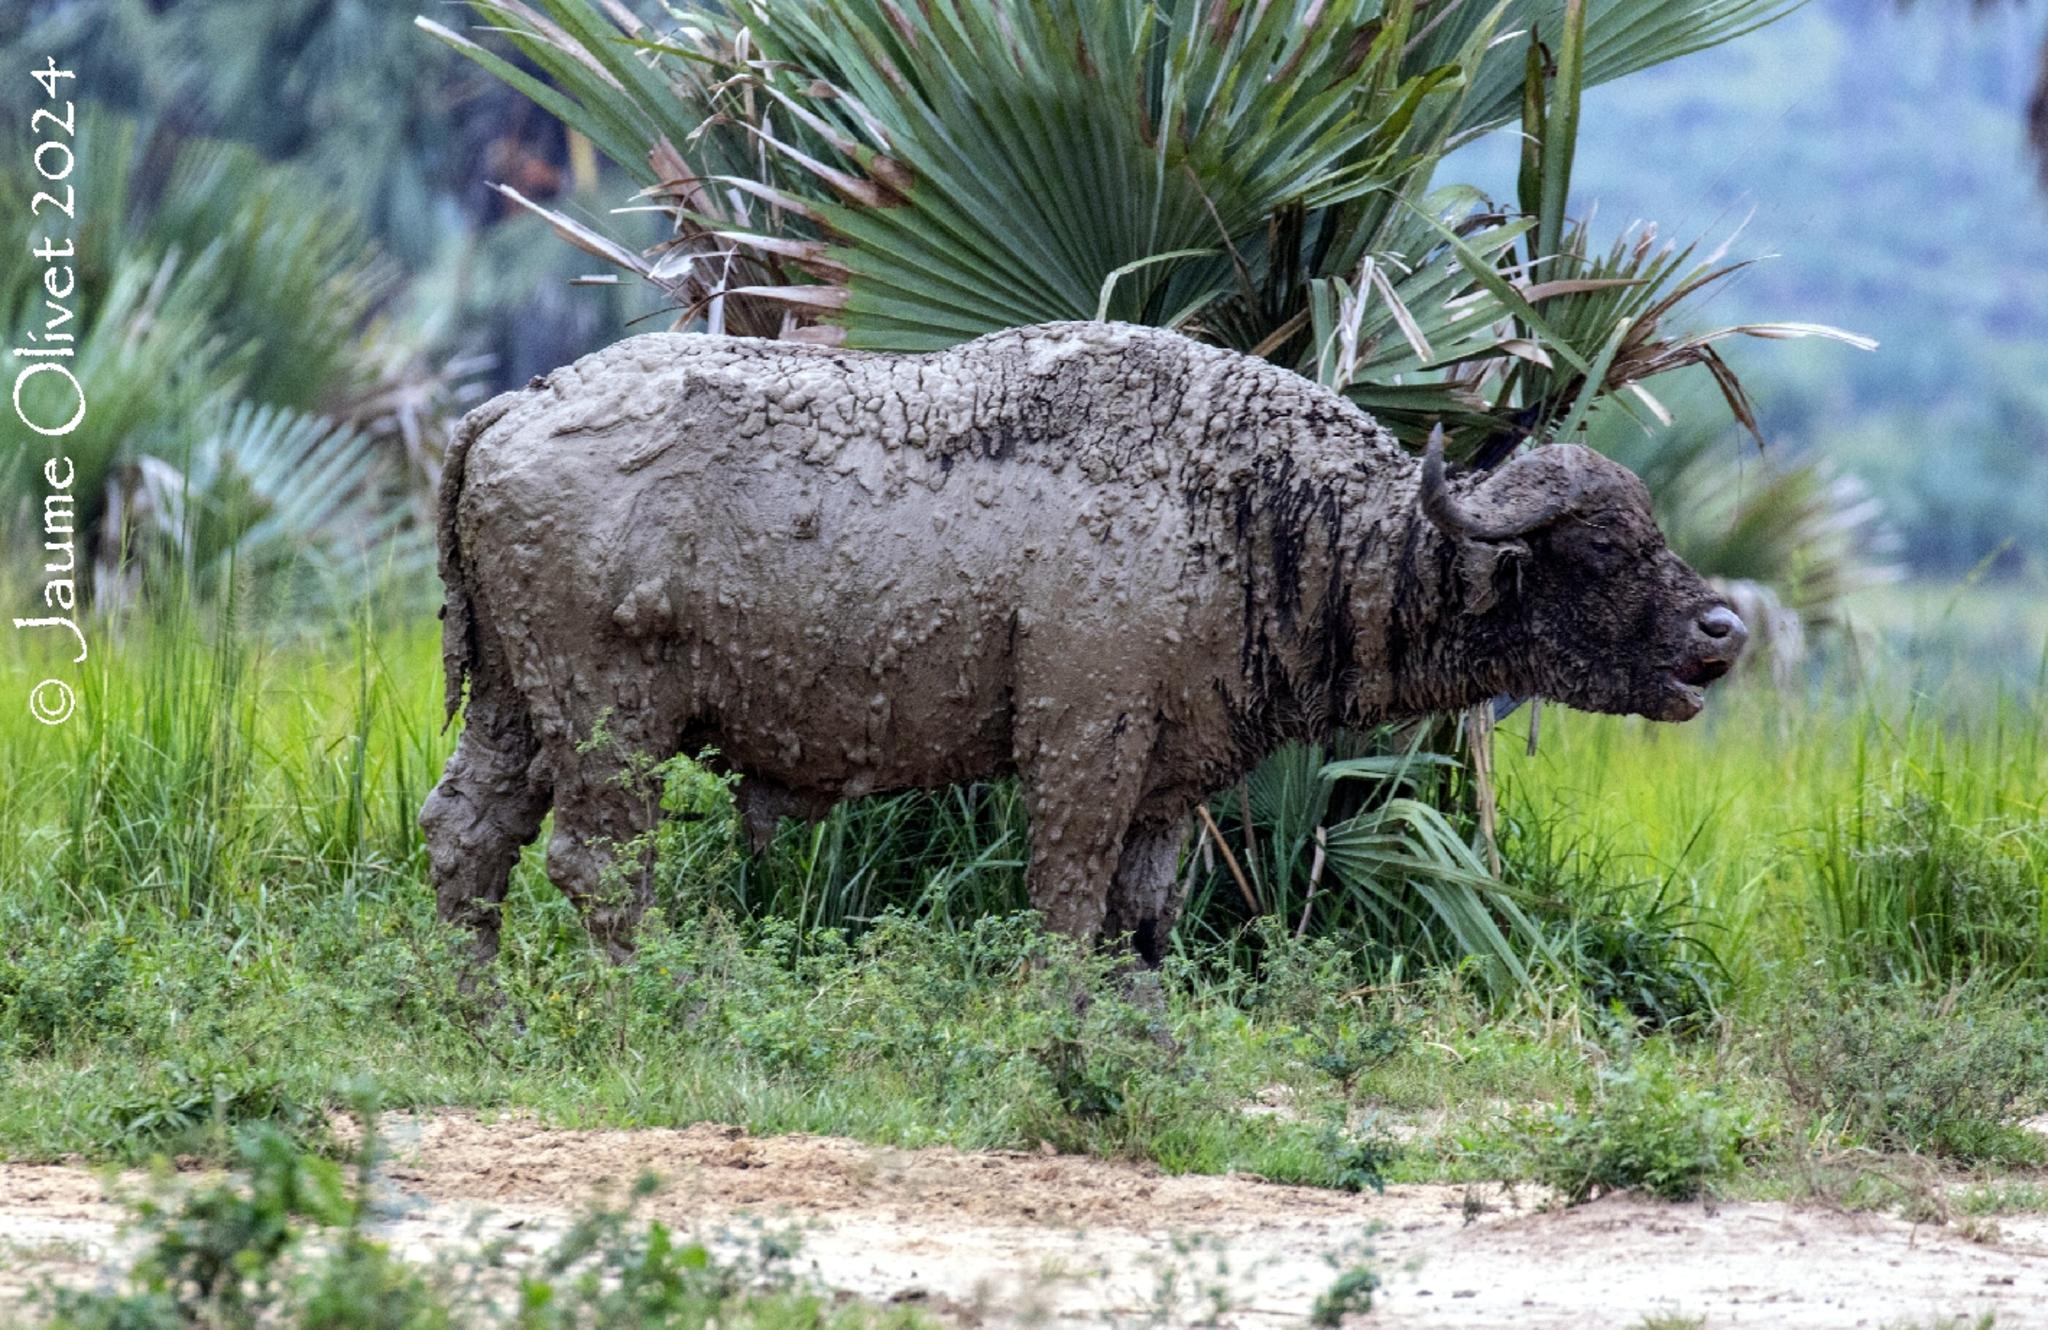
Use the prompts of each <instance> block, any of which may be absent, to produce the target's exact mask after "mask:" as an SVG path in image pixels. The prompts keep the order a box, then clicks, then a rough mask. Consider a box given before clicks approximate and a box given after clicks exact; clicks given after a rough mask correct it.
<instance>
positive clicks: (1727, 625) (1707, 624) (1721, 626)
mask: <svg viewBox="0 0 2048 1330" xmlns="http://www.w3.org/2000/svg"><path fill="white" fill-rule="evenodd" d="M1700 631H1701V632H1703V633H1705V634H1706V635H1707V636H1708V637H1711V638H1713V639H1714V640H1715V641H1717V642H1727V643H1729V644H1730V645H1732V646H1733V647H1734V648H1735V649H1736V650H1737V651H1740V650H1741V649H1742V644H1743V643H1744V642H1747V641H1748V640H1749V629H1747V628H1745V627H1743V624H1742V620H1741V619H1740V618H1739V617H1737V615H1736V613H1735V611H1734V610H1731V609H1729V608H1728V607H1727V606H1726V605H1716V606H1715V607H1714V608H1713V609H1710V610H1708V611H1707V612H1706V613H1705V614H1702V615H1701V616H1700Z"/></svg>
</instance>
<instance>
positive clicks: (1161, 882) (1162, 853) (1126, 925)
mask: <svg viewBox="0 0 2048 1330" xmlns="http://www.w3.org/2000/svg"><path fill="white" fill-rule="evenodd" d="M1186 839H1187V827H1186V824H1185V823H1183V822H1181V821H1178V820H1175V821H1169V822H1166V823H1163V824H1161V823H1155V822H1146V821H1139V822H1137V823H1135V824H1133V825H1132V827H1131V829H1130V830H1129V831H1128V832H1126V833H1125V834H1124V844H1123V853H1122V854H1120V855H1119V856H1118V857H1117V863H1116V873H1115V874H1114V876H1112V878H1111V879H1110V885H1109V909H1108V911H1107V912H1106V914H1105V915H1104V918H1103V924H1102V931H1103V933H1104V934H1105V935H1107V936H1111V937H1116V936H1123V935H1128V936H1129V937H1130V939H1131V947H1132V949H1133V950H1135V951H1136V952H1137V953H1138V955H1139V957H1140V958H1141V959H1142V960H1143V961H1144V962H1145V964H1147V965H1151V966H1157V965H1158V964H1159V962H1160V961H1161V959H1163V958H1164V957H1165V955H1166V940H1167V937H1168V936H1169V935H1170V934H1171V933H1172V932H1173V922H1174V920H1175V919H1177V918H1178V917H1179V916H1180V905H1181V901H1180V876H1179V874H1180V850H1181V844H1182V842H1183V841H1185V840H1186Z"/></svg>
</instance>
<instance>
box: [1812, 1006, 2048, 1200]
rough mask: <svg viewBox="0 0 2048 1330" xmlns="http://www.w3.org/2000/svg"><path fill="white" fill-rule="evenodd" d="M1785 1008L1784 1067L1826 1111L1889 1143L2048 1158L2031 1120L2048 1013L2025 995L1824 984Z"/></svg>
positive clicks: (2044, 1062)
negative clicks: (2024, 1123) (2026, 1123)
mask: <svg viewBox="0 0 2048 1330" xmlns="http://www.w3.org/2000/svg"><path fill="white" fill-rule="evenodd" d="M1784 1011H1785V1016H1784V1018H1783V1021H1782V1025H1781V1029H1780V1031H1779V1033H1778V1034H1777V1043H1778V1047H1779V1061H1780V1067H1781V1072H1780V1074H1781V1076H1782V1079H1783V1080H1784V1082H1785V1085H1786V1086H1787V1088H1788V1089H1789V1090H1790V1091H1791V1093H1792V1097H1793V1100H1794V1102H1795V1103H1797V1104H1799V1105H1800V1106H1801V1107H1803V1108H1805V1109H1807V1110H1809V1111H1810V1112H1812V1113H1814V1114H1816V1115H1817V1116H1819V1117H1820V1118H1821V1119H1822V1120H1823V1121H1825V1122H1829V1123H1833V1124H1839V1126H1840V1128H1842V1129H1843V1130H1845V1131H1847V1132H1849V1133H1851V1134H1852V1135H1853V1136H1855V1137H1860V1138H1861V1139H1863V1140H1864V1141H1866V1142H1868V1143H1869V1144H1872V1145H1875V1146H1878V1147H1880V1148H1882V1149H1887V1150H1905V1151H1914V1152H1924V1153H1927V1154H1933V1155H1938V1156H1942V1157H1945V1158H1948V1159H1953V1160H1956V1161H1958V1162H1961V1163H1972V1164H1974V1163H2004V1164H2018V1165H2028V1166H2033V1165H2039V1164H2040V1163H2042V1162H2043V1161H2044V1157H2048V1156H2044V1149H2043V1142H2042V1139H2041V1137H2040V1136H2039V1135H2037V1134H2036V1133H2034V1132H2030V1131H2028V1130H2026V1129H2025V1128H2023V1127H2022V1126H2021V1125H2020V1123H2021V1121H2022V1119H2024V1118H2025V1117H2027V1116H2028V1115H2030V1114H2032V1113H2034V1112H2037V1111H2039V1109H2040V1107H2041V1105H2042V1102H2043V1099H2044V1098H2048V1092H2044V1087H2048V1021H2044V1019H2043V1018H2042V1015H2041V1013H2040V1010H2039V1007H2038V1005H2037V1004H2035V1003H2033V1002H2031V1001H2028V1000H2027V999H2026V997H2025V995H2023V994H2002V993H1999V992H1998V991H1996V990H1993V989H1991V988H1990V987H1989V986H1987V985H1982V984H1979V985H1969V986H1964V987H1959V988H1955V989H1951V990H1949V991H1948V992H1946V993H1929V992H1927V991H1925V990H1924V989H1921V988H1918V987H1915V986H1913V985H1911V984H1904V983H1890V984H1880V985H1875V986H1870V987H1865V988H1860V989H1850V988H1824V987H1821V986H1819V985H1813V986H1810V987H1809V988H1808V989H1806V990H1805V991H1804V992H1802V993H1801V995H1800V996H1799V997H1798V998H1796V999H1795V1000H1794V1001H1792V1002H1790V1003H1788V1004H1787V1005H1786V1007H1785V1008H1784Z"/></svg>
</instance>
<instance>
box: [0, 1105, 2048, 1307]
mask: <svg viewBox="0 0 2048 1330" xmlns="http://www.w3.org/2000/svg"><path fill="white" fill-rule="evenodd" d="M386 1132H387V1137H388V1144H389V1146H390V1151H391V1156H392V1158H391V1162H390V1163H389V1165H388V1166H387V1167H386V1168H385V1170H384V1172H385V1179H386V1181H385V1188H384V1204H383V1208H382V1211H381V1216H382V1217H381V1219H380V1224H379V1227H380V1232H381V1234H382V1236H384V1237H385V1238H386V1239H387V1240H389V1241H391V1242H392V1243H394V1244H395V1245H397V1246H398V1247H400V1248H401V1249H403V1250H406V1251H408V1252H410V1253H412V1254H415V1255H426V1254H430V1253H433V1252H436V1251H443V1250H447V1249H449V1248H450V1247H452V1246H461V1245H466V1244H474V1243H476V1242H477V1241H479V1240H489V1239H494V1238H503V1239H509V1240H510V1241H511V1242H512V1243H513V1244H514V1245H513V1247H512V1251H513V1253H514V1255H515V1256H517V1255H518V1254H519V1253H521V1252H533V1253H537V1252H540V1251H543V1250H545V1249H546V1248H547V1246H548V1245H549V1243H550V1241H551V1240H552V1237H553V1236H554V1235H555V1234H557V1233H559V1232H560V1231H561V1229H562V1228H563V1227H564V1225H565V1224H566V1223H567V1221H568V1219H569V1218H570V1216H571V1215H573V1213H574V1212H575V1210H576V1209H577V1208H578V1206H579V1205H580V1204H581V1203H582V1202H583V1201H585V1200H586V1199H587V1198H589V1197H590V1196H591V1195H592V1193H593V1191H594V1190H595V1189H597V1188H599V1187H601V1186H603V1185H606V1184H607V1183H610V1184H612V1185H623V1184H625V1183H628V1182H630V1181H631V1180H632V1179H633V1178H635V1177H636V1176H638V1175H639V1174H641V1173H643V1172H646V1171H652V1172H654V1173H656V1174H658V1175H660V1176H661V1177H663V1178H664V1179H666V1180H667V1183H668V1185H667V1186H666V1188H665V1189H664V1190H663V1191H662V1192H660V1193H659V1194H658V1195H657V1196H655V1197H654V1199H653V1200H652V1201H651V1202H649V1203H648V1208H647V1212H648V1213H650V1214H652V1215H655V1216H658V1217H661V1218H663V1219H665V1220H667V1221H670V1222H671V1223H673V1224H675V1225H677V1226H679V1227H683V1228H687V1229H690V1230H692V1231H695V1232H696V1233H698V1234H699V1235H701V1236H704V1237H706V1238H713V1237H716V1236H718V1235H719V1234H721V1233H723V1234H725V1235H726V1239H725V1240H730V1241H739V1240H742V1239H743V1238H744V1237H745V1236H746V1235H747V1234H749V1233H752V1232H758V1231H759V1229H760V1228H761V1227H762V1226H763V1225H765V1226H766V1227H767V1228H769V1229H771V1230H778V1231H779V1230H785V1229H792V1228H793V1229H795V1230H797V1231H799V1232H800V1234H801V1245H800V1249H799V1254H798V1257H797V1259H796V1263H795V1266H796V1269H797V1270H798V1271H799V1272H800V1273H802V1274H803V1275H805V1276H806V1277H808V1278H810V1279H812V1280H815V1281H816V1282H818V1283H820V1284H823V1285H825V1286H827V1287H830V1288H833V1289H841V1290H845V1291H848V1292H850V1293H854V1294H857V1295H859V1296H862V1297H866V1298H871V1299H875V1300H889V1299H913V1300H917V1301H920V1302H923V1303H925V1304H926V1305H929V1306H931V1307H932V1308H933V1310H934V1311H936V1312H939V1313H940V1314H942V1315H945V1316H947V1317H948V1318H949V1319H955V1320H958V1321H961V1322H965V1323H979V1324H983V1325H990V1326H998V1325H1017V1324H1034V1323H1037V1324H1046V1323H1049V1324H1054V1325H1077V1326H1078V1325H1143V1324H1148V1323H1149V1324H1162V1323H1164V1324H1195V1323H1202V1322H1214V1323H1217V1324H1223V1325H1236V1326H1269V1325H1300V1324H1302V1323H1303V1320H1304V1318H1305V1316H1306V1314H1307V1312H1308V1309H1309V1308H1310V1306H1311V1305H1312V1304H1313V1303H1314V1301H1315V1299H1316V1298H1317V1296H1318V1295H1320V1294H1321V1293H1323V1292H1324V1291H1325V1290H1327V1289H1328V1288H1329V1287H1330V1285H1331V1283H1332V1281H1333V1280H1334V1279H1335V1278H1336V1276H1337V1274H1338V1273H1339V1272H1340V1271H1341V1270H1342V1269H1344V1268H1348V1267H1349V1266H1351V1265H1354V1264H1357V1263H1359V1262H1360V1261H1366V1262H1368V1263H1369V1264H1371V1265H1372V1267H1373V1268H1374V1269H1376V1270H1377V1271H1378V1272H1379V1274H1380V1277H1381V1279H1382V1281H1383V1285H1384V1286H1383V1288H1382V1289H1381V1291H1380V1293H1379V1295H1378V1297H1377V1300H1376V1302H1377V1307H1376V1310H1375V1311H1374V1312H1373V1313H1372V1314H1371V1316H1370V1317H1369V1318H1367V1319H1365V1320H1363V1321H1362V1322H1361V1324H1363V1325H1371V1326H1401V1327H1453V1326H1455V1327H1472V1328H1474V1330H1488V1328H1491V1327H1503V1328H1505V1327H1515V1328H1516V1330H1553V1328H1554V1330H1582V1328H1586V1327H1608V1326H1612V1327H1617V1328H1623V1330H1625V1328H1626V1327H1633V1326H1635V1325H1637V1324H1638V1323H1639V1322H1640V1321H1641V1319H1642V1318H1643V1317H1644V1316H1645V1315H1646V1314H1653V1313H1670V1312H1675V1313H1680V1314H1683V1315H1686V1316H1703V1317H1704V1318H1705V1324H1706V1325H1707V1326H1708V1327H1710V1328H1712V1330H1722V1328H1723V1327H1736V1326H1743V1327H1749V1326H1773V1327H1775V1326H1784V1327H1814V1328H1815V1330H1822V1328H1825V1330H1848V1328H1849V1327H1862V1326H1868V1327H1873V1330H1875V1328H1876V1327H1880V1326H1887V1325H1891V1324H1893V1323H1896V1322H1900V1321H1906V1322H1919V1323H1924V1322H1930V1321H1933V1320H1934V1319H1935V1318H1937V1317H1954V1316H1970V1317H1975V1316H1977V1315H1979V1314H1981V1313H1983V1312H1987V1311H1988V1312H1993V1313H1996V1315H1997V1317H1998V1320H1997V1324H1998V1326H1999V1327H2000V1328H2001V1330H2023V1328H2025V1327H2037V1326H2048V1216H2039V1217H2036V1216H2021V1217H2010V1216H2009V1217H2006V1218H2005V1219H2003V1220H2001V1221H2000V1223H1999V1229H2000V1238H1999V1240H1997V1241H1996V1242H1992V1243H1977V1242H1971V1241H1967V1240H1965V1239H1964V1238H1962V1237H1960V1236H1959V1235H1957V1234H1956V1233H1954V1232H1953V1231H1952V1230H1947V1229H1938V1228H1931V1227H1926V1226H1921V1227H1919V1228H1917V1229H1916V1228H1915V1227H1913V1226H1911V1225H1908V1224H1906V1223H1904V1222H1902V1221H1899V1220H1896V1219H1891V1218H1885V1217H1878V1216H1871V1215H1847V1214H1837V1213H1833V1212H1830V1211H1825V1210H1819V1209H1809V1208H1797V1207H1791V1206H1785V1205H1777V1204H1759V1203H1743V1204H1730V1205H1722V1206H1719V1207H1705V1206H1700V1205H1665V1204H1660V1203H1655V1202H1649V1201H1642V1200H1637V1199H1633V1198H1626V1197H1622V1198H1610V1199H1606V1200H1602V1201H1598V1202H1595V1203H1593V1204H1590V1205H1586V1206H1581V1207H1579V1208H1577V1209H1574V1210H1568V1211H1545V1210H1543V1209H1541V1208H1540V1207H1539V1206H1538V1204H1537V1202H1538V1200H1539V1198H1538V1197H1537V1196H1535V1195H1534V1194H1533V1193H1528V1192H1525V1193H1523V1195H1522V1196H1520V1197H1519V1198H1516V1197H1514V1196H1511V1195H1507V1194H1504V1193H1503V1192H1502V1191H1501V1189H1499V1188H1488V1189H1485V1190H1484V1191H1483V1193H1481V1194H1480V1199H1482V1200H1483V1201H1484V1203H1485V1206H1486V1207H1487V1208H1485V1209H1483V1210H1482V1211H1481V1212H1479V1213H1477V1214H1473V1215H1470V1216H1469V1221H1468V1213H1467V1212H1468V1206H1467V1204H1466V1198H1467V1193H1466V1189H1464V1188H1459V1187H1440V1186H1404V1187H1393V1188H1389V1189H1388V1192H1387V1194H1386V1195H1385V1196H1374V1195H1370V1194H1367V1195H1363V1196H1350V1195H1345V1194H1342V1193H1337V1192H1328V1191H1319V1190H1313V1189H1306V1188H1297V1187H1281V1186H1275V1185H1271V1184H1268V1183H1264V1182H1259V1181H1257V1180H1254V1179H1249V1178H1208V1177H1165V1176H1161V1175H1160V1174H1158V1173H1156V1172H1154V1171H1152V1170H1149V1169H1146V1168H1142V1167H1137V1166H1133V1165H1125V1164H1116V1163H1106V1162H1103V1161H1100V1160H1092V1159H1086V1158H1081V1157H1076V1156H1047V1155H1038V1154H1027V1153H1009V1152H994V1153H981V1154H963V1153H960V1152H957V1151H952V1150H916V1151H902V1150H889V1149H883V1148H877V1147H872V1146H865V1145H861V1144H858V1143H856V1142H853V1141H847V1140H841V1139H836V1138H826V1137H811V1136H784V1137H765V1138H757V1137H751V1136H748V1135H746V1134H745V1133H743V1132H741V1131H739V1130H738V1129H736V1128H729V1127H718V1126H710V1125H701V1126H696V1127H691V1128H687V1129H684V1130H680V1131H653V1130H648V1131H631V1132H628V1131H565V1130H554V1129H548V1128H543V1127H540V1126H538V1125H536V1124H534V1123H532V1122H530V1121H525V1120H521V1119H505V1120H500V1121H497V1122H495V1123H490V1124H485V1123H482V1122H479V1121H478V1120H477V1119H476V1118H474V1117H472V1116H470V1115H467V1114H453V1113H451V1114H437V1115H431V1116H423V1117H417V1118H407V1117H396V1118H393V1119H392V1120H390V1121H389V1122H388V1123H387V1126H386ZM121 1214H122V1212H121V1210H120V1209H119V1207H117V1206H116V1205H114V1204H113V1203H112V1202H111V1201H110V1200H109V1199H108V1197H107V1195H106V1189H105V1185H104V1184H103V1183H102V1182H101V1180H100V1179H99V1177H98V1176H97V1175H96V1174H94V1173H92V1172H91V1171H89V1170H85V1169H78V1168H68V1167H60V1166H27V1165H0V1301H4V1302H7V1303H11V1302H12V1301H13V1300H14V1299H16V1298H17V1297H18V1296H19V1294H20V1291H21V1290H22V1288H24V1287H25V1286H26V1285H27V1284H28V1283H30V1282H32V1281H33V1280H35V1279H38V1278H42V1277H46V1276H47V1277H55V1278H59V1279H62V1280H65V1281H67V1282H79V1283H90V1282H93V1281H94V1280H96V1279H99V1278H101V1277H103V1276H104V1274H105V1271H106V1270H107V1269H108V1268H109V1263H110V1262H112V1261H115V1260H118V1259H119V1258H120V1257H121V1256H122V1255H123V1254H124V1253H123V1247H124V1242H123V1239H121V1238H120V1237H119V1236H118V1233H117V1225H118V1223H119V1220H120V1218H121ZM1218 1308H1221V1309H1222V1310H1221V1312H1220V1315H1219V1314H1218V1311H1217V1309H1218Z"/></svg>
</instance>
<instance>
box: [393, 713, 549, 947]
mask: <svg viewBox="0 0 2048 1330" xmlns="http://www.w3.org/2000/svg"><path fill="white" fill-rule="evenodd" d="M538 750H539V745H538V744H537V743H536V742H535V740H534V737H533V731H532V729H531V728H530V727H529V725H528V724H527V720H526V714H525V711H524V710H523V709H522V708H517V707H515V706H511V705H507V704H505V703H502V702H499V701H497V700H496V699H494V698H492V697H491V696H489V694H488V692H487V691H486V690H485V689H482V688H479V689H478V692H477V693H475V694H472V697H471V701H470V706H469V713H468V717H467V720H466V723H465V725H464V727H463V731H462V737H461V739H459V740H458V741H457V742H456V745H455V752H454V754H453V755H452V756H451V757H449V759H448V765H447V767H446V768H444V769H443V770H442V772H441V780H440V783H439V784H437V785H435V786H434V789H433V792H432V793H431V794H429V795H428V796H427V802H426V806H425V807H424V808H423V809H421V810H420V826H421V828H422V829H424V830H425V832H426V839H427V858H428V861H429V862H430V864H431V865H432V871H433V879H434V904H435V907H436V909H437V910H438V911H439V913H440V916H441V918H442V919H443V920H444V921H445V922H447V923H451V924H454V925H456V926H458V927H461V928H465V929H468V930H469V932H470V934H471V936H472V937H473V938H474V939H475V941H474V953H473V955H474V961H475V968H474V969H472V971H471V973H470V974H469V975H466V976H465V977H464V983H465V985H470V984H473V983H474V981H475V976H476V972H477V971H478V970H480V969H481V968H482V967H484V966H486V965H489V964H490V962H491V960H492V958H493V957H495V956H496V955H497V954H498V929H499V923H500V915H501V914H502V912H503V908H504V904H505V890H506V887H507V886H508V885H509V884H510V882H511V879H512V865H513V864H515V863H517V862H518V860H519V851H520V849H521V848H522V847H524V846H525V845H527V844H528V843H530V842H531V841H532V840H533V838H534V837H535V836H537V835H539V834H540V824H541V820H542V819H543V818H545V817H546V816H547V811H548V801H549V793H548V789H547V787H546V785H545V784H543V783H542V782H540V781H538V780H536V779H535V778H534V776H533V774H532V768H533V759H534V755H535V753H536V752H538Z"/></svg>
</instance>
